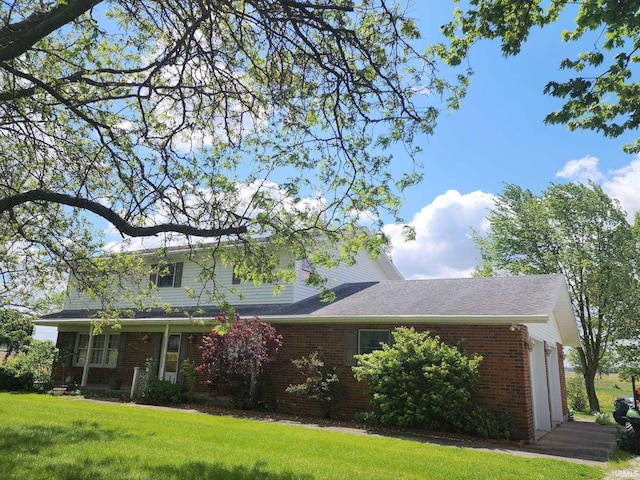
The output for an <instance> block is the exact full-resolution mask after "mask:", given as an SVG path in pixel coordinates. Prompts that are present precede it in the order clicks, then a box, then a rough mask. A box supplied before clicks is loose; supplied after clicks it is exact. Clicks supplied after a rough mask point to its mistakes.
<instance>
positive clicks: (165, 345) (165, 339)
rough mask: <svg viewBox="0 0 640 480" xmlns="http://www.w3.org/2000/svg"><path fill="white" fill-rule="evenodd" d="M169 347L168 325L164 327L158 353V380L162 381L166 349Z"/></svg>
mask: <svg viewBox="0 0 640 480" xmlns="http://www.w3.org/2000/svg"><path fill="white" fill-rule="evenodd" d="M168 347H169V324H168V323H167V324H166V325H165V326H164V337H163V338H162V351H161V353H160V368H159V369H158V380H164V369H165V367H166V361H167V348H168Z"/></svg>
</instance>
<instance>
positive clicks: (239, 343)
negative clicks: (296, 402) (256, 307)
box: [197, 315, 282, 408]
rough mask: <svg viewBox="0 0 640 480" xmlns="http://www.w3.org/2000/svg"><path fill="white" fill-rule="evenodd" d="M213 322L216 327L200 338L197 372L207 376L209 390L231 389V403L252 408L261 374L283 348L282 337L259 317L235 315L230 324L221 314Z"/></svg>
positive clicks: (255, 402) (254, 404)
mask: <svg viewBox="0 0 640 480" xmlns="http://www.w3.org/2000/svg"><path fill="white" fill-rule="evenodd" d="M214 321H215V322H217V325H216V326H215V327H214V328H212V329H211V330H210V331H209V333H208V334H207V335H205V336H203V337H202V344H201V345H200V352H201V354H202V360H203V362H202V364H201V365H199V366H198V368H197V371H198V372H200V373H205V374H206V375H207V383H208V384H209V385H211V386H212V387H215V386H217V385H220V384H228V385H230V386H231V387H233V391H232V393H233V395H234V401H235V402H236V404H238V405H239V406H241V407H243V408H254V407H255V406H256V404H257V398H256V393H257V386H258V380H259V376H260V373H261V372H262V369H263V367H264V365H266V364H267V363H269V362H270V361H272V360H273V357H274V356H275V354H276V353H277V352H278V349H279V348H280V347H281V346H282V336H281V335H279V334H278V333H277V332H276V329H275V328H274V327H273V326H271V325H270V324H268V323H265V322H263V321H261V320H260V319H259V318H258V317H253V318H240V316H238V315H236V318H235V321H233V322H232V323H230V322H229V320H228V318H227V317H226V315H220V316H218V317H216V319H215V320H214Z"/></svg>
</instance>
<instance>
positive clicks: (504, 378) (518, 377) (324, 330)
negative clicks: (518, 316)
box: [56, 323, 567, 440]
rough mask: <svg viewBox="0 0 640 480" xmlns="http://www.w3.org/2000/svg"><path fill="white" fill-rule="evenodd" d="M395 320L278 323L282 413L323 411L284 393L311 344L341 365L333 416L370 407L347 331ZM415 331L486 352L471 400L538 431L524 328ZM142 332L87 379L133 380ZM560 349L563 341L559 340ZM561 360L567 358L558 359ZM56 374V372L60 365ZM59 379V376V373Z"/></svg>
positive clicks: (274, 374)
mask: <svg viewBox="0 0 640 480" xmlns="http://www.w3.org/2000/svg"><path fill="white" fill-rule="evenodd" d="M396 326H397V325H396V324H385V325H383V324H375V325H373V324H372V325H366V324H311V323H310V324H300V323H296V324H281V323H279V324H276V325H275V327H276V329H277V331H278V333H280V334H281V335H282V336H283V339H284V341H283V347H282V349H281V350H280V352H279V354H278V356H277V359H276V360H275V361H274V362H273V363H271V364H269V365H268V368H267V372H268V374H269V377H270V381H271V382H270V383H271V388H272V395H274V396H275V400H276V401H277V406H278V409H279V410H281V411H283V412H289V413H295V414H305V415H313V416H318V415H320V405H319V403H318V402H315V401H310V400H308V399H305V398H303V397H299V396H294V395H291V394H287V393H286V392H285V389H286V387H287V386H289V385H290V384H293V383H301V382H302V381H303V380H304V378H303V377H302V376H301V375H300V373H299V372H298V371H297V369H296V368H295V366H294V365H293V364H292V363H291V360H293V359H298V358H300V357H302V356H308V355H309V354H310V353H312V352H313V351H316V350H317V351H318V352H320V353H322V355H323V357H324V359H325V362H326V363H327V364H328V365H330V366H333V367H335V368H336V373H337V375H338V378H339V379H340V382H341V384H342V386H343V387H344V393H345V395H344V398H343V399H342V400H341V401H340V402H338V403H337V404H336V405H334V406H333V408H332V411H331V414H332V416H333V417H335V418H344V419H353V418H354V417H355V416H356V415H357V414H358V413H361V412H366V411H368V410H371V405H370V403H369V396H368V394H367V387H366V385H365V384H363V383H361V382H357V381H356V380H355V378H354V377H353V373H352V371H351V367H350V366H349V365H346V364H345V335H346V332H347V331H354V330H356V331H357V330H359V329H393V328H395V327H396ZM414 328H415V329H416V330H418V331H424V330H428V331H429V332H430V333H431V334H432V335H438V336H440V338H441V340H442V341H444V342H445V343H447V344H449V345H455V346H458V347H462V348H463V349H464V350H466V351H467V352H469V353H479V354H480V355H482V356H483V361H482V362H481V363H480V368H479V371H480V384H479V388H478V391H477V392H476V394H475V395H474V397H473V404H474V405H475V406H478V407H482V408H485V409H487V410H490V411H495V412H506V413H508V414H509V416H510V418H511V420H512V422H513V426H514V428H513V430H514V432H513V433H514V434H515V435H516V436H517V439H525V440H530V439H532V438H533V433H534V432H533V405H532V399H531V384H530V369H529V353H528V350H527V349H526V346H525V340H526V338H527V336H528V333H527V329H526V327H522V328H521V329H519V330H515V331H511V329H510V328H509V326H508V325H450V324H430V325H415V326H414ZM143 337H144V333H142V332H129V333H127V339H126V346H125V355H124V357H123V361H122V366H121V368H118V369H113V368H97V367H91V368H90V370H89V378H88V383H89V384H108V383H109V379H110V378H111V377H112V376H113V375H114V374H116V373H118V374H119V375H121V376H122V377H123V380H124V382H123V384H124V385H130V383H131V380H132V376H133V369H134V367H141V368H144V366H145V361H146V359H147V358H149V357H151V356H152V353H153V348H152V344H153V341H147V342H145V341H144V340H143ZM74 338H75V336H74V334H69V333H60V334H59V335H58V346H59V347H61V346H66V345H71V344H72V343H73V339H74ZM200 339H201V336H200V334H199V335H198V336H197V337H196V339H195V341H194V342H193V343H188V344H187V352H186V355H185V356H186V358H189V359H191V360H194V361H197V360H198V359H199V358H200V352H199V350H198V346H199V344H200ZM558 351H559V352H560V353H559V355H561V352H562V346H561V345H559V346H558ZM560 365H562V360H560ZM70 372H71V375H73V376H74V377H75V379H76V381H80V379H81V377H82V368H81V367H67V368H66V375H69V374H70ZM56 374H57V375H58V376H59V372H56ZM560 375H561V382H562V405H563V411H564V412H566V408H567V407H566V404H567V403H566V389H565V388H564V370H563V369H562V368H561V369H560ZM58 378H59V377H58ZM205 381H206V378H204V376H202V375H199V376H198V383H199V386H198V389H199V391H201V392H208V391H209V387H208V386H207V385H206V383H205Z"/></svg>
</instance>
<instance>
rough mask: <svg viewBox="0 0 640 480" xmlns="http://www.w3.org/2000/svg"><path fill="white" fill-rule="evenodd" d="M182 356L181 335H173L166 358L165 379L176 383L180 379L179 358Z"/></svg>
mask: <svg viewBox="0 0 640 480" xmlns="http://www.w3.org/2000/svg"><path fill="white" fill-rule="evenodd" d="M179 356H180V334H179V333H172V334H171V335H169V340H168V342H167V354H166V355H165V358H164V379H165V380H169V381H170V382H171V383H176V379H177V378H178V358H179Z"/></svg>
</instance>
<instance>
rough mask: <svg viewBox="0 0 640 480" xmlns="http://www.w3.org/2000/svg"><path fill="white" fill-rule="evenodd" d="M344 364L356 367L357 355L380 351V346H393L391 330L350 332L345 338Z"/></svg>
mask: <svg viewBox="0 0 640 480" xmlns="http://www.w3.org/2000/svg"><path fill="white" fill-rule="evenodd" d="M344 340H345V342H344V364H345V365H355V364H356V360H355V358H354V357H355V355H359V354H364V353H371V352H373V351H374V350H380V348H381V347H380V344H382V343H386V344H387V345H389V344H391V342H392V338H391V330H382V329H377V330H374V329H370V330H348V331H346V332H345V336H344Z"/></svg>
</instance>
